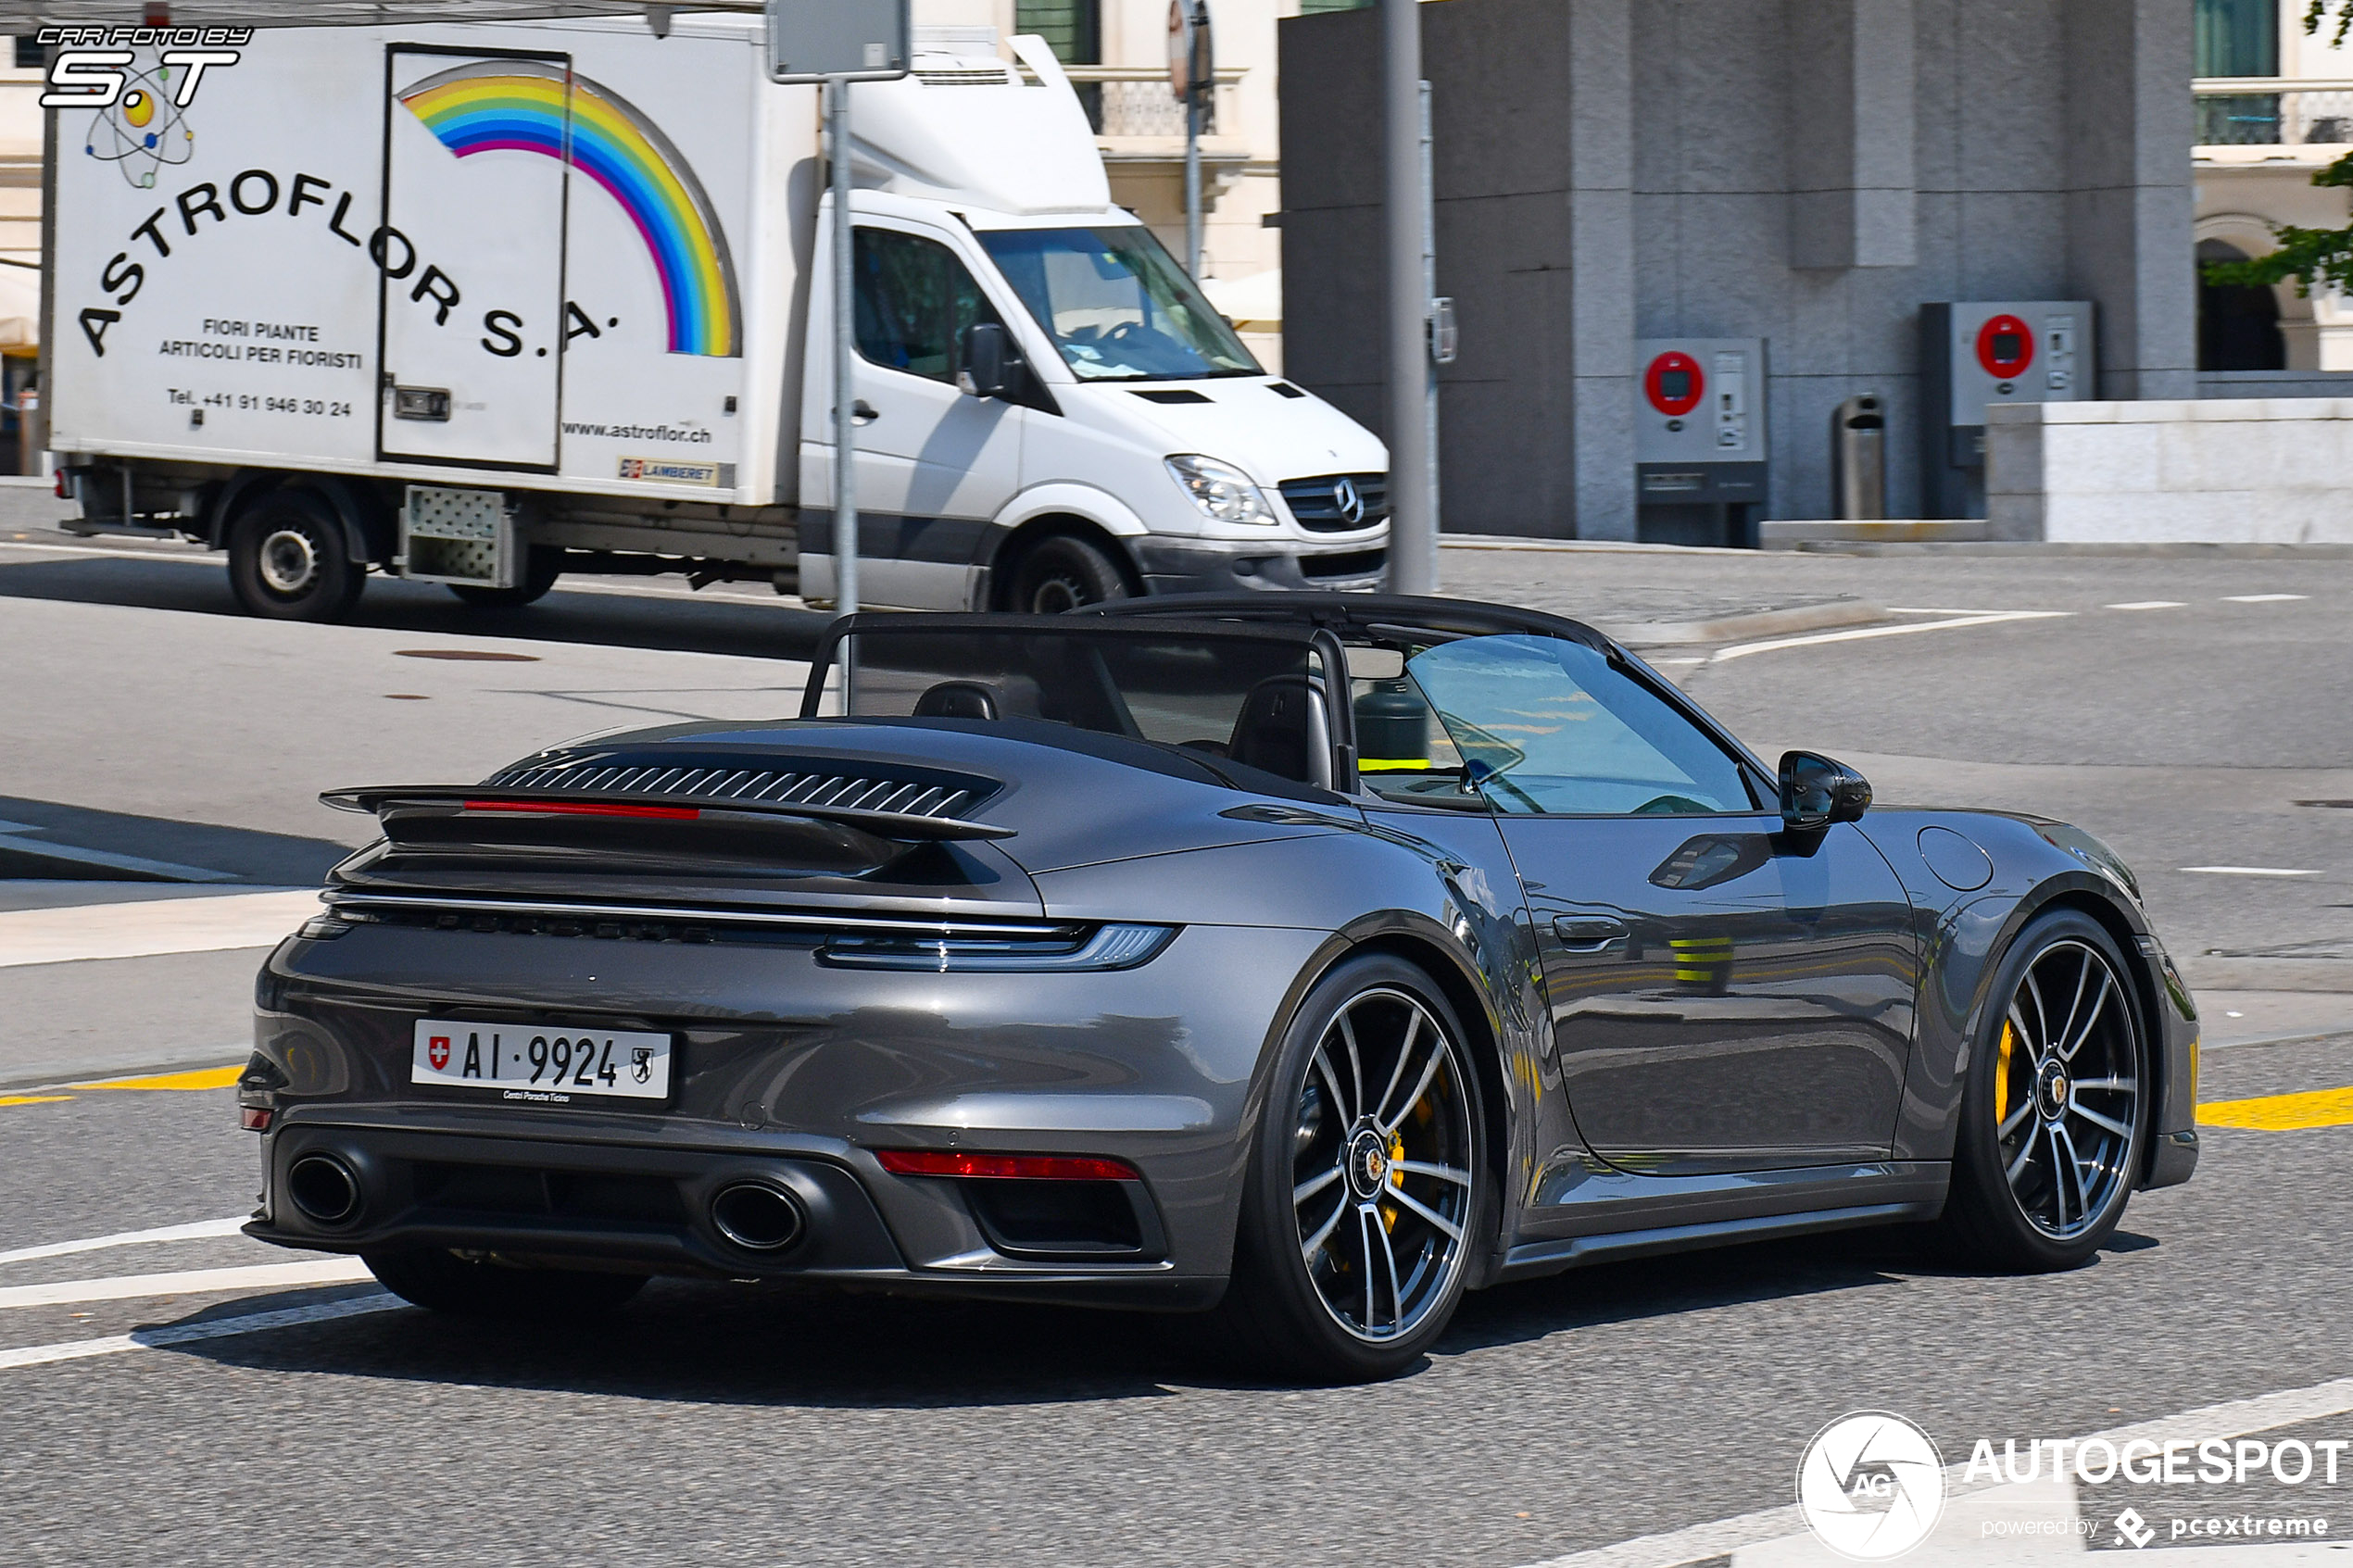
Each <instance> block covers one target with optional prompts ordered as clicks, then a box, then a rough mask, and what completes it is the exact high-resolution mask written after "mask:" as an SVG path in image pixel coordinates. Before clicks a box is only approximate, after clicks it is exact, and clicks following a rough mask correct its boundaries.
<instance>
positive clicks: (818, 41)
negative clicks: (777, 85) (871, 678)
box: [767, 0, 912, 664]
mask: <svg viewBox="0 0 2353 1568" xmlns="http://www.w3.org/2000/svg"><path fill="white" fill-rule="evenodd" d="M767 6H768V80H770V81H771V82H800V83H814V84H816V85H817V86H818V87H819V88H820V89H821V90H822V91H823V93H824V104H825V162H826V171H827V174H828V181H827V183H828V185H829V187H830V188H831V190H832V193H833V209H834V210H833V221H834V231H833V296H834V298H833V315H834V321H833V326H834V331H833V356H834V367H833V369H834V377H833V381H834V493H833V507H834V614H835V615H836V616H837V617H839V616H844V615H850V614H854V613H855V612H856V611H857V608H858V420H857V409H858V382H857V375H856V366H857V358H856V355H857V343H856V321H857V315H856V305H857V271H856V266H855V260H856V257H855V255H854V252H853V250H852V248H851V246H852V238H853V236H852V232H851V229H850V221H849V191H850V178H849V173H850V169H849V165H850V151H851V141H850V134H849V84H850V83H851V82H891V81H895V80H897V79H898V78H900V77H902V76H905V75H906V74H907V68H908V62H909V58H910V56H911V54H912V48H911V44H910V38H911V33H910V31H909V28H908V18H907V6H908V0H767ZM808 499H809V497H807V496H803V497H802V500H803V502H804V503H806V502H807V500H808ZM846 663H847V660H846V659H845V664H846Z"/></svg>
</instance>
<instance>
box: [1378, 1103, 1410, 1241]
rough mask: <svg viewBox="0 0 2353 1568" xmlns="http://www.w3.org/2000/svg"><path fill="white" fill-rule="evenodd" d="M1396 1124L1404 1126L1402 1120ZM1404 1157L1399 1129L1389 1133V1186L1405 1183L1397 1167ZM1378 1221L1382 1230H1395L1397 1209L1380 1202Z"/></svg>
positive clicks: (1401, 1172)
mask: <svg viewBox="0 0 2353 1568" xmlns="http://www.w3.org/2000/svg"><path fill="white" fill-rule="evenodd" d="M1398 1126H1399V1127H1400V1128H1403V1126H1404V1123H1403V1122H1402V1121H1401V1122H1399V1123H1398ZM1404 1158H1405V1135H1404V1134H1403V1132H1402V1131H1401V1132H1395V1133H1391V1134H1390V1135H1389V1185H1391V1186H1394V1187H1403V1185H1405V1173H1403V1171H1400V1170H1399V1169H1398V1168H1397V1162H1398V1161H1399V1160H1403V1159H1404ZM1380 1223H1381V1228H1382V1229H1383V1230H1389V1231H1393V1230H1395V1229H1396V1228H1397V1210H1396V1209H1395V1208H1393V1207H1392V1206H1390V1205H1389V1204H1386V1203H1384V1204H1382V1205H1381V1206H1380Z"/></svg>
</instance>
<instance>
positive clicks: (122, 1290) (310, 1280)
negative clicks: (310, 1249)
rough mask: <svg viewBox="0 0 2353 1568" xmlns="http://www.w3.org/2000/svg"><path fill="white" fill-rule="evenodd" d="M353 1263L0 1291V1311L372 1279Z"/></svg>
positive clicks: (324, 1261) (326, 1261) (187, 1272)
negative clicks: (85, 1302) (13, 1308)
mask: <svg viewBox="0 0 2353 1568" xmlns="http://www.w3.org/2000/svg"><path fill="white" fill-rule="evenodd" d="M372 1277H374V1276H372V1275H371V1274H370V1273H368V1265H367V1264H365V1263H363V1262H361V1261H359V1259H357V1258H319V1259H312V1260H308V1261H303V1262H296V1263H249V1264H246V1265H245V1266H243V1267H241V1268H234V1269H182V1270H181V1271H179V1272H178V1273H168V1274H118V1275H116V1276H114V1277H113V1278H111V1279H68V1280H57V1281H56V1282H54V1283H52V1284H49V1285H11V1286H0V1310H6V1309H7V1308H11V1307H71V1306H79V1305H80V1304H82V1302H84V1301H135V1300H137V1299H138V1298H141V1297H144V1296H203V1295H209V1294H211V1293H212V1292H215V1291H224V1290H283V1289H286V1288H289V1287H291V1286H307V1285H349V1284H351V1283H352V1282H353V1281H355V1280H363V1279H370V1278H372Z"/></svg>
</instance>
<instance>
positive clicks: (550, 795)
mask: <svg viewBox="0 0 2353 1568" xmlns="http://www.w3.org/2000/svg"><path fill="white" fill-rule="evenodd" d="M319 798H320V799H321V801H322V802H324V803H325V804H327V805H329V806H333V807H334V808H335V809H337V810H342V811H366V812H370V813H372V814H373V815H375V816H378V817H381V818H383V819H384V826H385V832H386V833H387V834H391V835H392V836H394V837H395V838H397V836H398V834H397V831H396V823H397V822H399V821H400V820H401V819H402V818H404V817H406V816H408V815H410V814H422V815H426V816H431V815H434V814H440V815H452V814H456V813H459V812H463V811H474V810H482V811H497V812H510V813H513V814H515V815H519V816H526V815H536V816H627V817H637V818H668V819H671V820H673V821H676V820H686V821H700V822H733V823H734V824H735V825H738V826H750V825H761V824H772V825H773V824H775V823H780V822H830V823H836V824H838V825H839V826H841V827H844V828H855V829H857V830H859V831H861V832H862V833H867V834H873V835H874V836H875V837H876V838H881V839H887V840H895V841H897V842H899V843H901V844H925V843H931V842H935V841H950V840H960V839H983V838H1011V837H1013V835H1014V830H1013V829H1012V828H1009V827H1004V826H1001V825H1000V824H998V823H996V822H967V821H964V820H963V819H961V818H957V817H943V816H938V815H937V814H933V815H916V814H914V813H911V812H907V811H886V810H881V809H875V808H873V807H868V806H845V805H841V804H838V803H837V801H833V800H768V799H761V800H750V799H745V800H713V801H711V802H709V803H707V804H704V805H701V806H692V807H689V806H678V805H673V804H671V803H670V802H668V801H664V800H659V799H657V800H648V799H647V798H645V796H644V794H643V793H642V792H624V793H623V794H619V795H614V794H602V795H597V796H587V795H584V794H581V793H578V792H559V791H545V792H543V791H540V790H536V789H532V790H526V789H522V788H520V787H518V786H516V785H514V784H501V783H493V784H386V785H381V786H377V787H374V788H368V789H331V790H328V791H326V792H325V793H323V794H321V796H320V797H319Z"/></svg>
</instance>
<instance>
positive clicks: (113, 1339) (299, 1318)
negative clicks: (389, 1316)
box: [0, 1291, 408, 1371]
mask: <svg viewBox="0 0 2353 1568" xmlns="http://www.w3.org/2000/svg"><path fill="white" fill-rule="evenodd" d="M407 1305H408V1303H407V1302H405V1301H403V1300H401V1299H400V1298H399V1297H397V1296H395V1295H392V1294H391V1293H390V1292H388V1291H385V1292H377V1293H374V1294H371V1295H367V1296H353V1297H349V1298H346V1299H344V1300H341V1301H320V1302H316V1303H314V1304H312V1305H310V1306H308V1307H288V1308H286V1309H284V1310H283V1311H275V1312H253V1313H249V1314H247V1315H246V1316H245V1317H241V1318H208V1319H207V1320H206V1321H204V1322H203V1323H169V1324H166V1325H165V1326H164V1327H162V1328H143V1329H139V1330H137V1331H136V1332H134V1333H131V1334H110V1335H107V1336H106V1337H105V1338H103V1339H69V1340H65V1341H63V1342H62V1343H59V1344H55V1345H27V1346H24V1347H22V1348H19V1349H15V1350H0V1371H6V1370H8V1369H11V1368H15V1367H28V1366H48V1365H51V1364H52V1363H54V1362H57V1361H82V1360H84V1359H86V1358H88V1357H91V1356H119V1355H120V1354H121V1353H122V1352H123V1351H125V1350H151V1349H159V1348H163V1347H166V1346H170V1345H188V1344H193V1343H195V1341H197V1340H200V1339H226V1338H229V1337H231V1336H233V1335H239V1334H260V1333H262V1332H264V1331H266V1330H269V1329H273V1328H293V1327H295V1326H296V1325H297V1324H300V1323H330V1322H333V1320H334V1319H336V1318H355V1317H358V1316H359V1315H360V1314H362V1313H364V1312H388V1311H392V1310H393V1309H395V1308H396V1307H404V1306H407Z"/></svg>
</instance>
